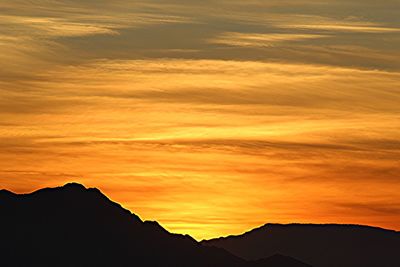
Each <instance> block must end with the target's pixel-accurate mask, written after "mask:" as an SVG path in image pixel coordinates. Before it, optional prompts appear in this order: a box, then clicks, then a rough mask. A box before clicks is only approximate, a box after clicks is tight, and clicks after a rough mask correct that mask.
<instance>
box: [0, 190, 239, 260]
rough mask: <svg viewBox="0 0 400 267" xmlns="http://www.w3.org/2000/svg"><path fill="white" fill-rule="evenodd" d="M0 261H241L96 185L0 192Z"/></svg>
mask: <svg viewBox="0 0 400 267" xmlns="http://www.w3.org/2000/svg"><path fill="white" fill-rule="evenodd" d="M0 203H1V205H0V217H1V222H0V231H1V242H0V254H1V255H0V256H1V257H0V265H1V266H171V267H177V266H239V265H242V264H243V260H241V259H239V258H237V257H235V256H233V255H231V254H229V253H227V252H225V251H224V250H222V249H217V248H207V247H203V246H201V245H200V244H198V243H197V242H196V241H195V240H193V239H192V238H191V237H189V236H182V235H173V234H170V233H168V232H167V231H166V230H164V229H163V228H162V227H161V226H160V225H158V224H157V223H155V222H143V221H141V220H140V219H139V217H137V216H136V215H134V214H131V213H130V212H129V211H127V210H124V209H123V208H122V207H121V206H119V205H118V204H116V203H113V202H111V201H110V200H108V199H107V198H106V197H105V196H104V195H102V194H101V193H100V191H98V190H97V189H86V188H84V187H83V186H81V185H78V184H68V185H66V186H64V187H60V188H54V189H43V190H39V191H37V192H35V193H32V194H28V195H15V194H13V193H11V192H8V191H4V190H3V191H1V192H0Z"/></svg>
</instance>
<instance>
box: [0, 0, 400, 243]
mask: <svg viewBox="0 0 400 267" xmlns="http://www.w3.org/2000/svg"><path fill="white" fill-rule="evenodd" d="M399 10H400V2H399V1H398V0H382V1H376V0H246V1H244V0H241V1H239V0H138V1H131V0H116V1H105V0H30V1H28V0H26V1H21V0H0V64H1V65H0V66H1V67H0V188H6V189H8V190H12V191H14V192H18V193H27V192H32V191H34V190H36V189H39V188H42V187H47V186H60V185H63V184H65V183H67V182H72V181H75V182H79V183H83V184H84V185H86V186H87V187H97V188H100V189H101V190H102V191H103V192H104V193H105V194H106V195H107V196H109V197H110V198H111V199H112V200H114V201H116V202H119V203H121V204H122V205H123V206H124V207H126V208H128V209H130V210H131V211H132V212H134V213H136V214H137V215H139V216H140V217H141V218H142V219H146V220H157V221H159V222H160V224H162V225H163V226H164V227H165V228H166V229H168V230H170V231H172V232H178V233H188V234H190V235H192V236H193V237H195V238H196V239H198V240H201V239H203V238H210V237H217V236H222V235H228V234H239V233H242V232H244V231H246V230H249V229H251V228H254V227H257V226H260V225H262V224H264V223H268V222H275V223H289V222H310V223H355V224H367V225H374V226H380V227H384V228H391V229H397V230H400V16H399Z"/></svg>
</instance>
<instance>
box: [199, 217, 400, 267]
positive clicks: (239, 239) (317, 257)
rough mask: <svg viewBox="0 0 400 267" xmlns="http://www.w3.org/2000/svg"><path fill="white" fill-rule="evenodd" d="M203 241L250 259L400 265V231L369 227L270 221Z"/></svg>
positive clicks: (331, 265)
mask: <svg viewBox="0 0 400 267" xmlns="http://www.w3.org/2000/svg"><path fill="white" fill-rule="evenodd" d="M202 244H203V245H209V246H214V247H219V248H224V249H226V250H227V251H229V252H231V253H232V254H235V255H237V256H239V257H241V258H243V259H247V260H257V259H261V258H266V257H271V256H273V255H275V254H283V255H287V256H290V257H294V258H296V259H299V260H301V261H304V262H307V263H310V264H312V265H313V266H318V267H399V266H400V233H399V232H396V231H391V230H385V229H381V228H376V227H368V226H359V225H335V224H328V225H313V224H289V225H281V224H266V225H264V226H262V227H260V228H257V229H254V230H252V231H250V232H247V233H245V234H243V235H239V236H230V237H226V238H218V239H212V240H208V241H203V242H202Z"/></svg>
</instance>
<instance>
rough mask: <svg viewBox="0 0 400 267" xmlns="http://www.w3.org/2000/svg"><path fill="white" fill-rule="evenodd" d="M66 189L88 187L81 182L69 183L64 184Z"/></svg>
mask: <svg viewBox="0 0 400 267" xmlns="http://www.w3.org/2000/svg"><path fill="white" fill-rule="evenodd" d="M62 188H64V189H74V190H87V188H86V187H85V186H84V185H82V184H79V183H67V184H65V185H64V186H62Z"/></svg>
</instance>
